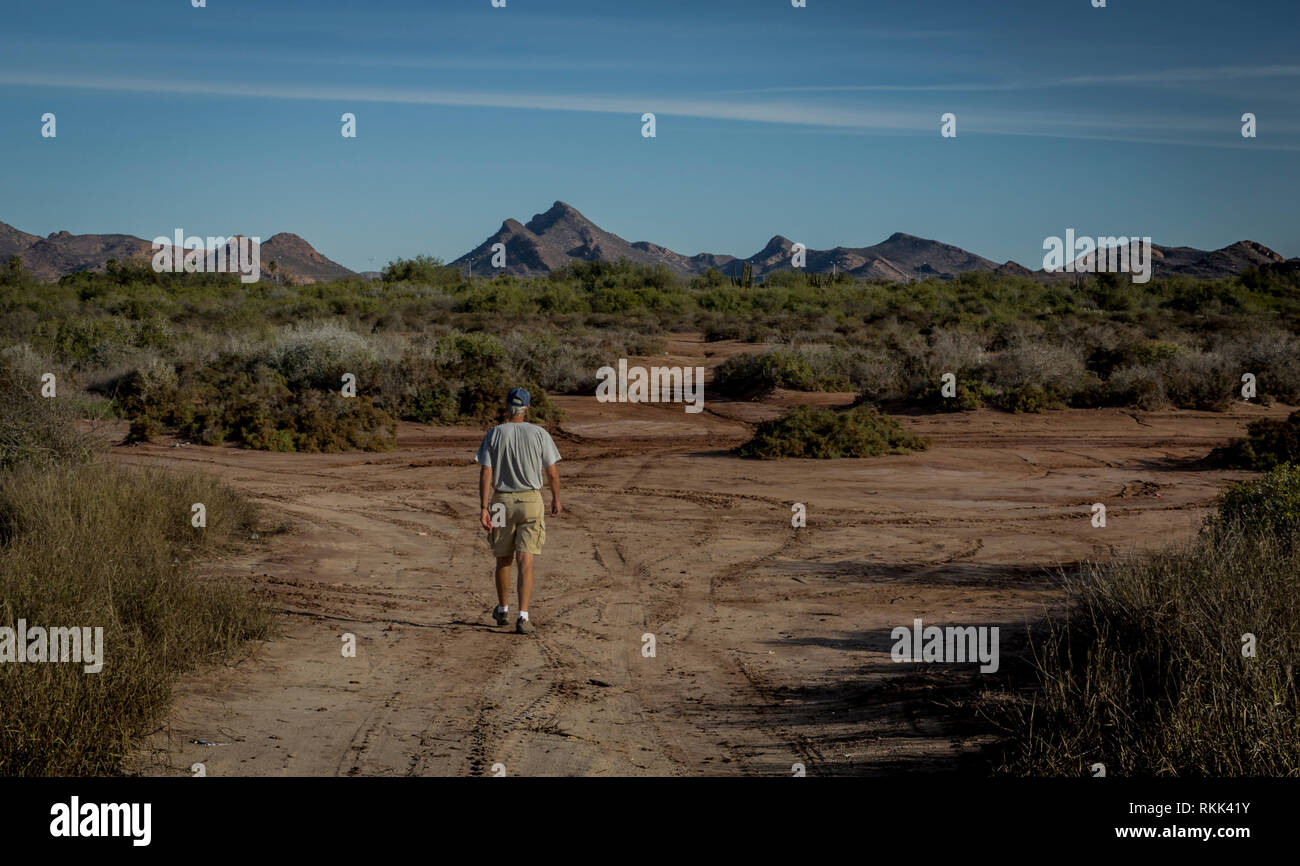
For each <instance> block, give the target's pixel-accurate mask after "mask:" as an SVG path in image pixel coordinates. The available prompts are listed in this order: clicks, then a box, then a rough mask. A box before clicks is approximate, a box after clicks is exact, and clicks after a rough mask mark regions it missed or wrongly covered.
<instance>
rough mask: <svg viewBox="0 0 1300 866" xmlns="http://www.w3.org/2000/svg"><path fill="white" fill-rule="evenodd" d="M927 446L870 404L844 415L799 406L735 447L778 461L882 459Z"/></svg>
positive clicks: (739, 451) (745, 454) (742, 453)
mask: <svg viewBox="0 0 1300 866" xmlns="http://www.w3.org/2000/svg"><path fill="white" fill-rule="evenodd" d="M926 447H927V442H926V441H925V440H924V439H922V438H921V437H920V436H915V435H913V434H911V433H908V432H907V430H906V429H904V427H903V425H901V424H899V423H898V422H897V421H895V420H894V419H893V418H890V417H889V416H888V415H882V414H881V413H879V412H877V411H876V410H875V409H872V408H870V407H868V406H858V407H856V408H853V409H849V410H847V411H844V412H835V411H832V410H830V409H819V408H815V407H813V406H796V407H795V408H794V409H791V410H790V411H789V412H786V413H785V414H784V415H782V416H781V417H779V418H774V419H772V420H770V421H764V422H762V423H761V424H759V425H758V429H757V430H755V431H754V436H753V438H752V439H750V440H749V441H748V442H746V443H745V444H743V445H741V446H740V447H738V448H737V449H736V452H735V453H736V454H738V455H740V456H741V457H750V458H756V459H759V460H775V459H777V458H780V457H815V458H820V459H830V458H836V457H878V456H880V455H881V454H907V453H909V452H911V451H920V450H924V449H925V448H926Z"/></svg>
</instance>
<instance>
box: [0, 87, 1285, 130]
mask: <svg viewBox="0 0 1300 866" xmlns="http://www.w3.org/2000/svg"><path fill="white" fill-rule="evenodd" d="M0 83H3V84H8V85H13V86H28V87H58V88H78V89H90V90H101V91H114V92H135V93H150V94H167V95H173V96H213V97H246V98H256V99H286V100H314V101H328V102H359V103H366V102H372V103H395V104H411V105H439V106H449V107H467V108H504V109H515V110H533V111H575V112H594V113H603V114H625V115H635V116H639V115H641V114H642V113H643V112H646V111H652V112H654V113H655V114H657V115H663V116H674V115H675V116H679V117H693V118H703V119H711V120H729V121H742V122H752V123H767V124H784V125H791V126H816V127H827V128H846V129H855V130H862V131H869V130H880V131H893V132H923V133H932V132H933V131H934V130H935V129H936V128H937V125H938V122H939V121H938V116H937V115H936V114H935V113H934V112H933V111H929V110H922V109H909V110H894V109H876V108H864V107H858V106H845V105H826V104H809V103H806V102H801V101H793V102H790V101H726V100H716V99H711V100H710V99H692V98H682V97H662V96H653V95H639V96H627V95H620V96H608V95H601V94H557V93H527V92H490V91H462V90H437V89H400V88H388V87H375V86H369V87H363V86H347V85H318V84H284V83H275V84H265V83H253V82H245V83H236V82H226V83H218V82H210V81H205V82H197V81H193V82H186V81H175V80H168V81H162V80H157V79H150V78H106V77H89V76H76V75H62V74H60V75H52V74H40V73H14V72H3V71H0ZM966 116H967V120H966V121H965V123H964V128H965V129H967V130H968V131H972V132H977V133H983V134H989V135H1051V136H1054V137H1061V138H1070V137H1077V138H1095V137H1096V136H1097V134H1098V131H1109V132H1111V133H1112V134H1111V135H1110V136H1108V137H1109V138H1111V139H1112V140H1129V141H1134V142H1146V141H1151V140H1152V139H1150V138H1149V137H1148V136H1146V135H1135V136H1128V137H1126V136H1121V135H1116V134H1115V131H1117V130H1132V131H1134V132H1135V133H1149V132H1150V131H1151V130H1152V129H1153V128H1155V129H1160V130H1163V131H1166V132H1182V133H1207V134H1213V133H1215V132H1216V131H1222V129H1223V126H1222V123H1221V122H1220V121H1218V120H1214V119H1206V118H1195V117H1169V116H1164V117H1159V118H1151V117H1147V116H1132V117H1118V116H1116V115H1115V114H1114V113H1113V112H1110V113H1105V114H1095V115H1093V116H1087V115H1081V114H1080V113H1079V112H1069V113H1064V112H1059V113H1043V112H1024V111H1019V112H1009V111H1003V112H996V111H980V112H972V113H969V114H967V115H966ZM1290 129H1291V131H1296V130H1295V129H1294V128H1293V127H1292V128H1290ZM1279 131H1285V129H1283V128H1279ZM1165 143H1170V144H1180V143H1192V142H1187V141H1185V140H1184V139H1181V138H1171V139H1168V140H1167V141H1166V142H1165ZM1195 143H1199V144H1202V145H1206V146H1214V144H1215V142H1214V141H1213V140H1201V141H1199V142H1195Z"/></svg>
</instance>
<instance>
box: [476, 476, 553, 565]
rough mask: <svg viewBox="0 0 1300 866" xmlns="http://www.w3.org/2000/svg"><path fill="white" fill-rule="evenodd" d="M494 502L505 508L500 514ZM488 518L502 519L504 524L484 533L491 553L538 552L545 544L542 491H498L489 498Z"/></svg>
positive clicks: (496, 520) (544, 516)
mask: <svg viewBox="0 0 1300 866" xmlns="http://www.w3.org/2000/svg"><path fill="white" fill-rule="evenodd" d="M498 505H500V506H504V507H505V513H504V514H502V513H501V508H499V507H498ZM498 515H500V516H498ZM488 517H489V518H490V519H491V521H492V522H493V524H496V523H499V522H500V521H501V519H502V518H503V517H504V519H505V526H496V525H494V526H493V527H492V531H491V532H489V533H488V536H487V538H488V546H490V547H491V548H492V553H493V554H494V555H496V556H514V555H515V554H516V553H541V552H542V545H543V544H545V543H546V507H545V506H544V505H543V504H542V491H540V490H523V491H520V492H518V493H503V492H502V491H500V490H498V491H497V492H496V494H495V495H493V497H492V504H491V506H489V508H488Z"/></svg>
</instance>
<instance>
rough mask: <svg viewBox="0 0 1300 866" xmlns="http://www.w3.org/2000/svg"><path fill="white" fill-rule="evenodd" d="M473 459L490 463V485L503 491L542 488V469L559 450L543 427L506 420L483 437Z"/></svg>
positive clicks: (556, 457)
mask: <svg viewBox="0 0 1300 866" xmlns="http://www.w3.org/2000/svg"><path fill="white" fill-rule="evenodd" d="M474 460H475V461H476V462H478V463H481V464H483V465H484V466H491V467H492V486H493V487H494V488H496V489H497V490H499V491H501V492H502V493H518V492H519V491H521V490H541V489H542V470H543V469H545V468H546V467H548V466H551V465H554V464H555V463H558V462H559V460H560V452H559V451H557V450H556V448H555V442H554V440H552V439H551V434H550V433H547V432H546V430H545V428H543V427H538V426H537V425H536V424H530V423H528V422H527V421H507V422H506V423H505V424H501V425H498V426H496V427H493V428H492V429H491V430H489V431H488V432H487V435H486V436H484V437H483V444H481V445H479V446H478V454H476V455H474Z"/></svg>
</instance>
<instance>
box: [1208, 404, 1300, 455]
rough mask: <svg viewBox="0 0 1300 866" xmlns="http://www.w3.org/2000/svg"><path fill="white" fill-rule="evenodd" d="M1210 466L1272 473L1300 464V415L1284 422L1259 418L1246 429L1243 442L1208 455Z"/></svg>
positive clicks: (1218, 449)
mask: <svg viewBox="0 0 1300 866" xmlns="http://www.w3.org/2000/svg"><path fill="white" fill-rule="evenodd" d="M1209 459H1210V462H1212V463H1217V464H1219V465H1222V466H1230V467H1233V468H1236V469H1272V468H1273V467H1274V466H1277V465H1279V464H1282V463H1300V412H1292V413H1291V414H1290V416H1288V417H1287V419H1286V420H1285V421H1281V420H1274V419H1272V418H1261V419H1260V420H1258V421H1252V422H1251V423H1250V424H1248V425H1246V438H1245V439H1238V440H1237V441H1235V442H1232V443H1231V444H1229V445H1225V446H1223V447H1222V448H1216V449H1214V451H1212V452H1210V458H1209Z"/></svg>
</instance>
